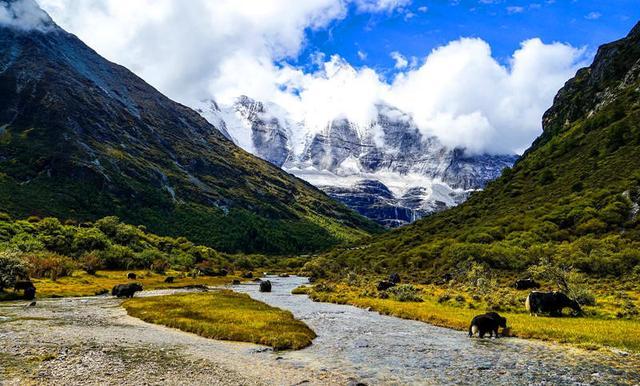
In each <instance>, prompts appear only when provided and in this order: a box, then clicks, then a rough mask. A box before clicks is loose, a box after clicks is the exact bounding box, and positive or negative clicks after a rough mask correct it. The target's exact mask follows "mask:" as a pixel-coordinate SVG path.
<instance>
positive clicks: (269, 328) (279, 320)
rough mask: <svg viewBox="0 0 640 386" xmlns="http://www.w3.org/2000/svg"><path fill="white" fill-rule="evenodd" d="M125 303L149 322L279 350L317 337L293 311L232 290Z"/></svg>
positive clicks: (137, 299)
mask: <svg viewBox="0 0 640 386" xmlns="http://www.w3.org/2000/svg"><path fill="white" fill-rule="evenodd" d="M212 305H213V306H212ZM123 306H124V308H125V309H126V310H127V312H128V313H129V315H131V316H135V317H137V318H140V319H142V320H144V321H146V322H150V323H157V324H162V325H165V326H169V327H173V328H178V329H181V330H183V331H187V332H192V333H195V334H198V335H201V336H204V337H206V338H213V339H221V340H234V341H239V342H250V343H257V344H262V345H266V346H271V347H273V348H274V349H276V350H286V349H295V350H297V349H301V348H304V347H307V346H309V345H310V344H311V342H312V341H313V339H314V338H315V337H316V334H315V333H314V332H313V331H312V330H311V329H310V328H309V327H307V325H306V324H304V323H303V322H300V321H298V320H296V319H295V318H294V317H293V315H292V314H291V313H290V312H288V311H283V310H281V309H278V308H274V307H271V306H268V305H266V304H264V303H262V302H259V301H257V300H253V299H251V298H250V297H249V295H246V294H238V293H235V292H232V291H216V292H211V293H206V294H185V295H172V296H158V297H148V298H134V299H131V300H127V301H126V302H124V303H123Z"/></svg>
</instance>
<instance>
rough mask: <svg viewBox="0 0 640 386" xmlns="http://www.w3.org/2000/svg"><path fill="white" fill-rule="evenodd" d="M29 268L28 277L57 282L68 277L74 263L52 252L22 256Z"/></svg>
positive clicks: (74, 266)
mask: <svg viewBox="0 0 640 386" xmlns="http://www.w3.org/2000/svg"><path fill="white" fill-rule="evenodd" d="M22 258H23V259H24V260H25V261H26V262H27V264H28V267H29V275H30V276H31V277H36V278H49V279H51V280H58V278H60V277H64V276H70V275H71V274H73V271H74V270H75V269H76V263H75V261H73V259H71V258H70V257H67V256H62V255H58V254H56V253H53V252H32V253H26V254H23V255H22Z"/></svg>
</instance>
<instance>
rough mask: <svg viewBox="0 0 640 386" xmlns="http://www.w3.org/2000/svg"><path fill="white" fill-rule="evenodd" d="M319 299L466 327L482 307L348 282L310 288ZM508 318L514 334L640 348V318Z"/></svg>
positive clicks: (584, 344)
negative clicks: (411, 298) (377, 293)
mask: <svg viewBox="0 0 640 386" xmlns="http://www.w3.org/2000/svg"><path fill="white" fill-rule="evenodd" d="M304 292H310V296H311V298H312V299H313V300H315V301H322V302H331V303H340V304H351V305H354V306H357V307H362V308H370V309H371V310H374V311H377V312H380V313H381V314H385V315H393V316H397V317H400V318H404V319H412V320H419V321H423V322H427V323H430V324H433V325H437V326H442V327H449V328H454V329H457V330H464V331H466V330H467V329H468V328H469V322H470V321H471V319H472V318H473V317H474V316H475V315H478V314H481V313H484V312H485V311H483V310H481V309H469V308H461V307H454V306H451V305H447V304H441V303H438V301H437V298H436V297H432V296H428V295H425V296H423V300H424V301H423V302H420V303H416V302H399V301H394V300H391V299H379V298H374V297H364V296H360V295H359V293H360V292H359V291H358V290H357V289H354V288H350V287H348V286H336V287H335V290H334V291H332V292H320V291H309V290H305V291H304ZM500 314H501V315H503V316H505V317H506V318H507V320H508V325H509V327H510V335H512V336H517V337H520V338H535V339H541V340H549V341H555V342H560V343H571V344H574V345H577V346H581V347H585V348H593V347H603V346H607V347H616V348H620V349H624V350H631V351H636V352H640V334H639V333H638V331H640V320H637V319H610V318H602V317H563V318H551V317H542V316H540V317H533V316H530V315H529V314H528V313H524V312H521V313H518V312H500Z"/></svg>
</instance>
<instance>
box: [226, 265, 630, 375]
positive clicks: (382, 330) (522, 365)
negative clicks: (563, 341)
mask: <svg viewBox="0 0 640 386" xmlns="http://www.w3.org/2000/svg"><path fill="white" fill-rule="evenodd" d="M268 279H269V280H271V282H272V283H273V290H272V292H271V293H260V292H259V291H258V285H257V284H241V285H236V286H233V289H234V290H235V291H238V292H244V293H248V294H249V295H250V296H251V297H253V298H255V299H257V300H260V301H263V302H265V303H267V304H270V305H272V306H276V307H279V308H282V309H287V310H289V311H291V312H292V313H293V314H294V315H295V317H296V318H298V319H300V320H302V321H304V322H305V323H307V324H308V325H309V326H310V327H311V328H312V329H313V330H314V331H315V332H316V334H317V335H318V337H317V338H316V339H315V340H314V342H313V345H312V346H310V347H308V348H306V349H303V350H299V351H289V352H284V353H282V352H280V353H274V354H273V355H277V356H278V357H282V360H285V361H290V362H291V363H293V364H294V365H299V366H303V367H310V368H314V369H324V370H327V371H337V372H340V373H344V374H348V375H351V376H353V377H354V379H357V380H358V381H359V382H363V383H367V384H485V385H495V384H508V385H522V384H540V385H543V384H544V385H559V384H578V385H584V384H603V385H605V384H606V385H611V384H640V362H639V361H638V358H637V357H636V356H635V355H627V354H626V353H609V352H587V351H584V350H580V349H575V348H571V347H569V346H566V345H557V344H550V343H543V342H537V341H531V340H523V339H517V338H500V339H478V338H473V339H470V338H469V337H468V336H467V334H466V333H465V332H462V331H455V330H451V329H447V328H441V327H436V326H432V325H429V324H426V323H422V322H417V321H411V320H403V319H399V318H395V317H390V316H384V315H380V314H378V313H376V312H369V311H366V310H363V309H359V308H356V307H352V306H346V305H336V304H329V303H316V302H313V301H312V300H310V299H309V298H308V297H307V296H305V295H291V290H292V289H293V288H296V287H297V286H299V285H302V284H305V283H307V279H306V278H302V277H295V276H293V277H289V278H279V277H269V278H268Z"/></svg>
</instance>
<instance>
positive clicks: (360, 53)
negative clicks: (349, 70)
mask: <svg viewBox="0 0 640 386" xmlns="http://www.w3.org/2000/svg"><path fill="white" fill-rule="evenodd" d="M358 58H359V59H360V60H367V53H366V52H364V51H362V50H358Z"/></svg>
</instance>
